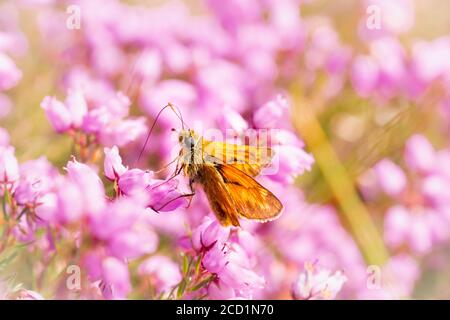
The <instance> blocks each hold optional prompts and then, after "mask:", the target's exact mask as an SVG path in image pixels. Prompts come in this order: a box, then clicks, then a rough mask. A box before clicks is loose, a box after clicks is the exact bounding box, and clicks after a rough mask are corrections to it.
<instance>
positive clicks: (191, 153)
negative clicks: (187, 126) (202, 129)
mask: <svg viewBox="0 0 450 320" xmlns="http://www.w3.org/2000/svg"><path fill="white" fill-rule="evenodd" d="M178 142H179V143H180V146H181V151H180V160H181V164H182V166H183V170H184V174H185V175H186V176H189V177H190V178H192V179H195V178H196V177H197V176H198V172H199V170H200V167H201V166H202V165H204V164H205V163H204V159H203V153H202V137H199V136H198V135H197V134H196V133H195V132H194V131H193V130H182V131H181V132H180V134H179V136H178Z"/></svg>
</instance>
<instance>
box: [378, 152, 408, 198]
mask: <svg viewBox="0 0 450 320" xmlns="http://www.w3.org/2000/svg"><path fill="white" fill-rule="evenodd" d="M374 171H375V174H376V177H377V180H378V183H379V184H380V186H381V188H382V190H383V191H384V192H385V193H386V194H388V195H390V196H398V195H399V194H400V193H401V192H403V191H404V190H405V188H406V185H407V180H406V176H405V173H404V172H403V170H402V169H401V168H400V167H399V166H397V165H396V164H395V163H393V162H392V161H390V160H387V159H384V160H381V161H380V162H379V163H378V164H377V165H375V167H374Z"/></svg>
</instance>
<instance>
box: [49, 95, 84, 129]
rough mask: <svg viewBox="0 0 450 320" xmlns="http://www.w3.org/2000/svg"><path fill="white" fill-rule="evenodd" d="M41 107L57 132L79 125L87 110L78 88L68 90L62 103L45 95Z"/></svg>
mask: <svg viewBox="0 0 450 320" xmlns="http://www.w3.org/2000/svg"><path fill="white" fill-rule="evenodd" d="M41 107H42V108H43V109H44V110H45V113H46V115H47V117H48V119H49V120H50V122H51V124H52V126H53V128H54V129H55V130H56V131H57V132H64V131H67V130H68V129H70V128H78V127H80V126H81V124H82V123H83V119H84V117H85V116H86V114H87V112H88V109H87V108H88V107H87V103H86V101H85V99H84V95H83V93H82V92H81V91H79V90H70V91H69V94H68V95H67V98H66V101H65V102H64V103H62V102H61V101H59V100H57V99H56V98H54V97H45V98H44V100H43V101H42V102H41Z"/></svg>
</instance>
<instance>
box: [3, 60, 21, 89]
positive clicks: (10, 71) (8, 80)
mask: <svg viewBox="0 0 450 320" xmlns="http://www.w3.org/2000/svg"><path fill="white" fill-rule="evenodd" d="M20 78H22V71H20V70H19V69H18V68H17V66H16V65H15V63H14V61H13V60H11V58H10V57H8V56H7V55H6V54H4V53H2V52H0V90H8V89H11V88H12V87H14V86H16V85H17V83H18V82H19V80H20Z"/></svg>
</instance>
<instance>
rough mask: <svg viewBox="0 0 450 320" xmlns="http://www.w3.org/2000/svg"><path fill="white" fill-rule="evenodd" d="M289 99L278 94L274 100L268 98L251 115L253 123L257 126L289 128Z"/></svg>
mask: <svg viewBox="0 0 450 320" xmlns="http://www.w3.org/2000/svg"><path fill="white" fill-rule="evenodd" d="M289 108H290V106H289V101H288V100H287V99H286V98H285V97H283V96H281V95H278V96H277V97H276V98H275V99H274V100H270V101H269V102H267V103H266V104H264V105H263V106H262V107H261V108H259V109H258V110H256V112H255V113H254V115H253V123H254V124H255V126H256V127H257V128H272V129H281V128H286V127H287V128H290V123H291V122H290V119H289V113H290V112H289Z"/></svg>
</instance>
